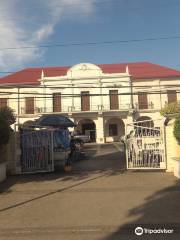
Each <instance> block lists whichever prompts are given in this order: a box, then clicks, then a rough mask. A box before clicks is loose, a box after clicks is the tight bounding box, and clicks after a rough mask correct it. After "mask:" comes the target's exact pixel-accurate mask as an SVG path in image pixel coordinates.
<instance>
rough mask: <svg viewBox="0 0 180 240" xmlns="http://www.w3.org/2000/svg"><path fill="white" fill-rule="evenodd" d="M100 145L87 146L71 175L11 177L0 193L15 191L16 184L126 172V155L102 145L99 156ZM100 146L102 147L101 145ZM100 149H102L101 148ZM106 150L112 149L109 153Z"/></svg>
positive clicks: (55, 173) (56, 173)
mask: <svg viewBox="0 0 180 240" xmlns="http://www.w3.org/2000/svg"><path fill="white" fill-rule="evenodd" d="M97 146H98V145H95V144H93V145H87V147H86V149H85V150H86V151H87V153H86V157H85V158H84V159H82V160H80V161H77V162H74V163H73V168H72V171H71V172H69V173H66V172H64V170H63V169H62V170H58V171H55V172H52V173H36V174H24V175H18V176H9V177H8V179H7V180H6V181H5V182H3V183H0V193H5V192H6V193H8V192H11V191H13V190H12V189H11V187H12V186H13V185H14V184H23V183H27V182H43V181H53V180H56V181H68V180H73V181H81V180H85V179H87V178H90V177H93V175H94V174H100V175H101V174H102V175H104V174H105V175H106V176H110V175H115V174H120V173H123V172H124V171H125V167H126V164H125V154H124V152H123V151H120V150H119V151H118V149H116V148H114V147H113V146H112V145H108V144H107V145H101V147H102V146H103V147H102V149H101V150H100V151H99V153H98V154H97V152H98V151H97V149H96V147H97ZM99 146H100V145H99ZM101 147H100V148H101ZM105 149H108V150H109V149H111V150H112V151H111V152H110V153H107V152H106V151H105Z"/></svg>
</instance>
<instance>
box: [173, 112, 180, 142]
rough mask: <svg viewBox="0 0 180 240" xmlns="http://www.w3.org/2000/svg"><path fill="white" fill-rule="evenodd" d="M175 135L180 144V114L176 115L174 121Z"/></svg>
mask: <svg viewBox="0 0 180 240" xmlns="http://www.w3.org/2000/svg"><path fill="white" fill-rule="evenodd" d="M174 136H175V138H176V140H177V142H178V143H179V144H180V114H179V115H178V116H177V117H176V120H175V123H174Z"/></svg>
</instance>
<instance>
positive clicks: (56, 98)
mask: <svg viewBox="0 0 180 240" xmlns="http://www.w3.org/2000/svg"><path fill="white" fill-rule="evenodd" d="M53 112H61V93H54V94H53Z"/></svg>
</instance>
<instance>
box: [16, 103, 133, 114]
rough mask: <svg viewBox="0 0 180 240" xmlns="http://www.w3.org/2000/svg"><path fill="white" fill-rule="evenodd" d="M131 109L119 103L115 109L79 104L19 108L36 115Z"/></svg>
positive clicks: (129, 106) (24, 112)
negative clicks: (84, 106)
mask: <svg viewBox="0 0 180 240" xmlns="http://www.w3.org/2000/svg"><path fill="white" fill-rule="evenodd" d="M129 109H131V105H130V104H122V105H119V106H118V107H117V108H116V109H111V107H110V105H90V107H89V108H88V107H87V108H85V109H83V108H82V107H81V106H62V107H59V109H58V108H53V106H52V107H48V106H47V107H34V108H31V109H27V108H25V107H22V108H21V111H20V114H21V115H24V114H25V115H26V114H28V115H34V114H35V115H36V114H37V115H38V114H43V113H78V112H107V111H128V110H129Z"/></svg>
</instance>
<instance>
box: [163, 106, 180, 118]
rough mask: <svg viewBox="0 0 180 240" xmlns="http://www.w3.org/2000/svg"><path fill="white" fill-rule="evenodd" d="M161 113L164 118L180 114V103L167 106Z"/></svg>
mask: <svg viewBox="0 0 180 240" xmlns="http://www.w3.org/2000/svg"><path fill="white" fill-rule="evenodd" d="M160 113H161V115H163V116H164V115H168V114H175V113H180V103H170V104H167V105H166V106H165V107H164V108H163V109H161V111H160Z"/></svg>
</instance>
